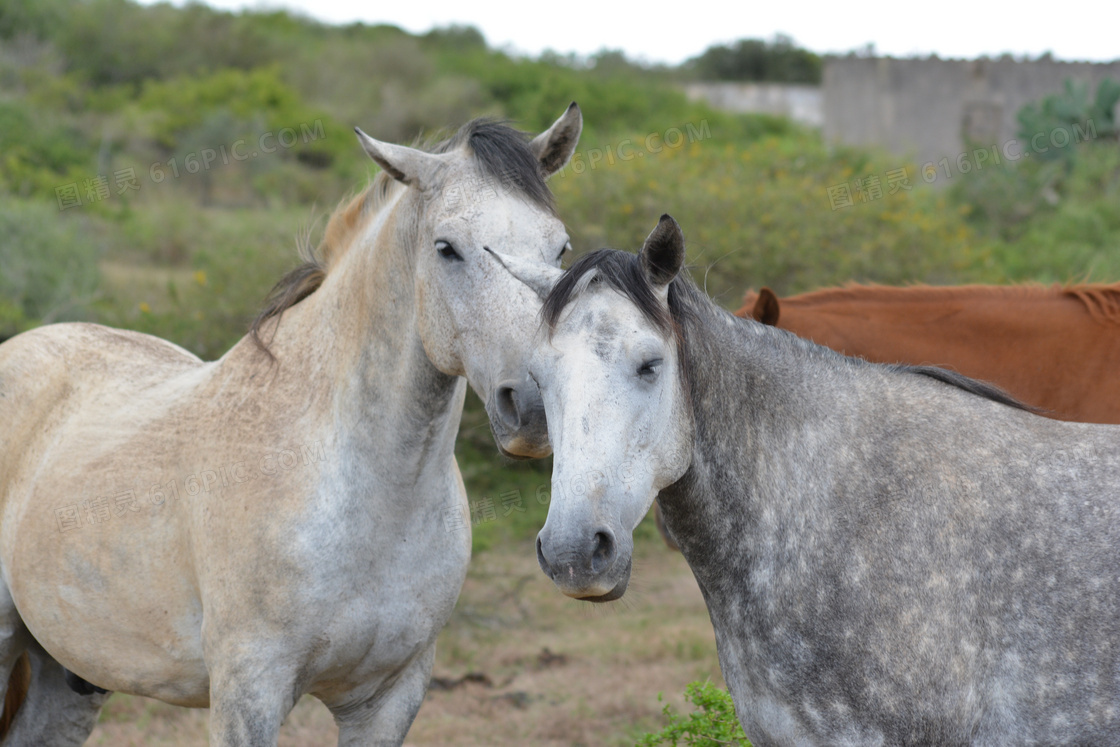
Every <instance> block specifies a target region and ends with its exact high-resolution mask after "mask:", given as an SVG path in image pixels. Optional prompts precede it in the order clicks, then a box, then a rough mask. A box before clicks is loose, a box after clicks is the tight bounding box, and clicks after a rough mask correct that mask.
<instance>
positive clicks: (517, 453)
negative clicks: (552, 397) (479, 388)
mask: <svg viewBox="0 0 1120 747" xmlns="http://www.w3.org/2000/svg"><path fill="white" fill-rule="evenodd" d="M486 414H487V415H488V416H489V417H490V430H491V431H493V433H494V440H495V441H496V442H497V444H498V450H499V451H501V452H502V453H503V454H504V455H506V456H508V457H511V458H513V459H538V458H541V457H546V456H548V455H549V454H550V453H552V447H551V446H550V445H549V443H548V422H547V421H546V420H545V415H544V401H543V400H542V399H541V393H540V390H539V389H537V385H536V384H534V383H533V381H532V380H531V379H528V378H526V379H522V380H520V381H519V380H516V379H513V380H508V381H503V382H501V383H500V384H498V386H497V387H495V389H494V393H493V395H492V396H491V397H490V401H489V402H487V403H486Z"/></svg>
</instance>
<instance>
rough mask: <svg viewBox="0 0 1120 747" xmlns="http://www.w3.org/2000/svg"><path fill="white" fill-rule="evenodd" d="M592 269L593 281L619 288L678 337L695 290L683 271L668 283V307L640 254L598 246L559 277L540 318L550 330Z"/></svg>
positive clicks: (626, 296)
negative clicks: (660, 297)
mask: <svg viewBox="0 0 1120 747" xmlns="http://www.w3.org/2000/svg"><path fill="white" fill-rule="evenodd" d="M592 271H594V272H595V277H594V278H593V279H592V281H591V282H593V283H596V282H598V283H604V284H605V285H606V286H607V287H608V288H611V289H612V290H615V291H618V292H619V293H621V294H622V295H623V297H625V298H627V299H628V300H629V301H630V302H631V303H632V304H634V306H636V307H637V308H638V310H639V311H641V312H642V315H643V316H645V317H646V319H648V320H649V321H650V323H651V324H653V325H654V326H655V327H657V328H658V329H659V330H661V331H662V332H663V333H665V334H670V333H672V334H674V336H679V334H680V328H679V326H678V322H679V321H680V320H681V318H682V316H683V315H685V314H688V313H689V310H690V304H689V303H688V301H689V299H690V297H691V296H692V290H694V288H692V287H691V282H690V281H689V280H688V279H687V277H686V276H685V275H683V274H682V275H678V276H677V277H676V278H675V279H674V280H673V281H672V282H671V283H670V284H669V308H668V309H666V308H665V307H664V306H663V305H662V304H661V302H660V301H659V300H658V298H657V295H656V294H655V292H654V289H653V285H652V284H651V283H650V281H649V278H648V277H647V276H646V273H645V270H644V269H643V268H642V263H641V260H640V259H639V257H638V255H636V254H630V253H629V252H622V251H618V250H617V249H597V250H596V251H593V252H590V253H589V254H585V255H583V256H582V257H580V258H579V259H577V260H576V261H575V262H574V263H573V264H572V266H571V267H569V268H568V270H567V272H565V273H564V274H563V275H561V276H560V279H559V280H558V281H557V282H556V285H555V286H553V288H552V290H551V291H550V292H549V294H548V297H547V298H546V299H545V301H544V305H543V306H542V307H541V319H542V320H543V321H544V323H545V325H547V326H548V329H549V331H550V332H551V331H553V330H554V329H555V328H556V323H557V322H558V321H559V320H560V314H561V313H562V312H563V311H564V309H565V308H566V307H567V305H568V304H569V303H571V301H572V299H573V296H574V295H575V293H576V289H577V288H578V287H579V286H580V279H581V278H583V277H584V276H586V275H587V273H589V272H592Z"/></svg>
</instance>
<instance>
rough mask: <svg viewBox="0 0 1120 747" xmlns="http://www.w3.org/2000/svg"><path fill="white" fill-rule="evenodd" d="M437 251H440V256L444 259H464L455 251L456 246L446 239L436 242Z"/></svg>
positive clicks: (460, 260)
mask: <svg viewBox="0 0 1120 747" xmlns="http://www.w3.org/2000/svg"><path fill="white" fill-rule="evenodd" d="M436 251H437V252H439V256H441V257H443V258H444V259H451V260H458V261H459V262H462V261H463V258H462V257H460V256H459V252H457V251H455V247H453V246H451V244H450V242H447V241H444V240H443V239H440V240H439V241H437V242H436Z"/></svg>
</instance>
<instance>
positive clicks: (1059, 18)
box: [145, 0, 1120, 64]
mask: <svg viewBox="0 0 1120 747" xmlns="http://www.w3.org/2000/svg"><path fill="white" fill-rule="evenodd" d="M145 1H146V2H151V0H145ZM207 3H208V4H209V5H212V6H214V7H220V8H227V9H237V8H262V7H263V8H276V7H284V8H290V9H294V10H297V11H298V12H301V13H303V14H305V15H309V16H311V17H313V18H317V19H319V20H322V21H326V22H329V23H351V22H354V21H363V22H365V23H391V24H395V25H397V26H400V27H401V28H403V29H405V30H407V31H410V32H413V33H422V32H425V31H428V30H430V29H431V28H432V27H434V26H445V25H447V24H450V23H461V24H470V25H472V26H475V27H476V28H478V29H479V30H480V31H481V32H482V33H483V34H484V35H485V37H486V40H487V42H489V44H490V45H491V46H493V47H505V48H509V49H511V50H513V51H518V52H523V53H527V54H531V55H538V54H540V52H542V51H543V50H545V49H553V50H555V51H558V52H561V53H566V52H576V53H578V54H581V55H588V54H592V53H594V52H597V51H599V50H601V49H604V48H608V49H622V50H623V51H624V52H626V55H627V56H628V57H630V58H632V59H638V60H646V61H649V62H668V63H672V64H676V63H679V62H681V61H683V60H685V59H686V58H688V57H693V56H695V55H697V54H700V53H701V52H703V51H704V50H705V49H706V48H707V47H708V46H710V45H712V44H715V43H720V42H729V41H734V40H736V39H741V38H748V37H749V38H763V39H769V38H772V37H773V36H774V35H775V34H777V33H784V34H787V35H789V36H791V37H793V39H794V41H795V42H796V43H797V44H798V45H800V46H802V47H805V48H807V49H810V50H813V51H814V52H819V53H830V52H834V53H845V52H848V51H851V50H853V49H856V48H860V47H864V46H865V45H867V44H868V43H871V44H874V45H875V50H876V52H877V53H879V54H882V55H893V56H896V57H904V56H914V55H919V56H925V55H929V54H931V53H935V54H937V55H939V56H941V57H966V58H974V57H979V56H981V55H985V54H986V55H989V56H998V55H999V54H1001V53H1003V52H1010V53H1012V54H1015V55H1017V56H1020V55H1024V54H1026V55H1030V56H1032V57H1035V56H1038V55H1040V54H1042V53H1044V52H1047V51H1049V52H1051V53H1053V55H1054V56H1055V57H1056V58H1058V59H1062V60H1090V61H1097V62H1105V61H1109V60H1116V59H1120V34H1118V29H1120V3H1118V2H1116V0H1089V2H1064V3H1059V2H1055V1H1054V0H1050V2H1045V3H1030V2H1023V0H1019V1H1017V2H1004V1H1002V0H1000V1H998V2H982V1H976V0H974V1H972V2H968V1H967V0H944V1H943V2H938V3H913V2H905V0H892V1H891V2H885V1H883V0H873V1H872V0H865V1H864V2H858V3H852V2H844V1H843V0H835V1H834V2H819V1H818V0H812V1H805V0H802V1H801V2H798V1H797V0H794V1H792V2H774V1H773V0H770V1H768V2H762V3H753V2H748V3H743V2H724V3H719V4H717V3H712V2H703V1H699V2H681V3H664V4H651V3H640V2H639V3H627V4H626V5H627V6H628V7H623V4H622V3H608V2H587V1H586V0H569V1H568V2H551V3H549V2H539V0H538V2H532V3H529V2H518V3H511V2H495V3H486V2H464V1H463V0H457V1H456V2H451V1H450V0H389V2H386V1H385V0H267V2H261V0H207ZM176 4H182V0H176ZM721 6H722V7H724V8H735V10H732V11H724V10H718V9H717V8H718V7H721Z"/></svg>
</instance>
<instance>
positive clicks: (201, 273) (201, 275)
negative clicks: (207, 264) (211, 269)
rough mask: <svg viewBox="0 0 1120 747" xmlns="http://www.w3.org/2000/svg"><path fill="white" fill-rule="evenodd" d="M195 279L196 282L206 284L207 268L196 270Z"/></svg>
mask: <svg viewBox="0 0 1120 747" xmlns="http://www.w3.org/2000/svg"><path fill="white" fill-rule="evenodd" d="M194 281H195V282H196V283H198V284H199V285H206V271H205V270H195V271H194Z"/></svg>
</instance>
